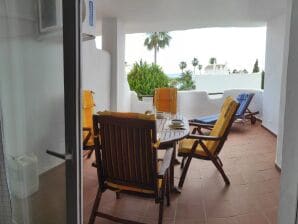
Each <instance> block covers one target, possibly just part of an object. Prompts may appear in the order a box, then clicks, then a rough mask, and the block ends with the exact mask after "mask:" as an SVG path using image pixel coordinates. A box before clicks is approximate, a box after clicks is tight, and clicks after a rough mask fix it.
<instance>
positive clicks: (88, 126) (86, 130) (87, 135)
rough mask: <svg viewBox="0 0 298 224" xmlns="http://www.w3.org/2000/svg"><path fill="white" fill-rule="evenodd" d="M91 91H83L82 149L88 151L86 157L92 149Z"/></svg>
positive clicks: (92, 111) (92, 109) (92, 106)
mask: <svg viewBox="0 0 298 224" xmlns="http://www.w3.org/2000/svg"><path fill="white" fill-rule="evenodd" d="M93 94H94V93H93V92H92V91H91V90H84V91H83V109H82V118H83V150H86V151H88V153H87V158H90V157H91V155H92V152H93V150H94V147H95V145H94V139H93V137H94V135H93V121H92V116H93V114H94V107H95V104H94V100H93Z"/></svg>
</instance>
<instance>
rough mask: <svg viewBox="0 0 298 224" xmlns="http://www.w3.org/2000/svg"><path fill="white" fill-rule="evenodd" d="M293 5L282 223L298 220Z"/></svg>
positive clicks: (296, 21)
mask: <svg viewBox="0 0 298 224" xmlns="http://www.w3.org/2000/svg"><path fill="white" fill-rule="evenodd" d="M291 2H292V1H291ZM291 6H292V7H291V8H292V17H291V22H290V24H291V28H290V45H289V55H288V68H287V77H286V80H285V81H284V86H285V87H286V88H285V110H284V126H283V130H284V132H283V141H282V177H281V195H280V205H279V223H289V224H295V223H298V222H297V220H296V219H297V201H298V119H297V115H298V103H297V102H298V101H297V96H298V75H297V64H298V45H297V43H298V29H297V27H298V2H297V1H293V2H292V5H291Z"/></svg>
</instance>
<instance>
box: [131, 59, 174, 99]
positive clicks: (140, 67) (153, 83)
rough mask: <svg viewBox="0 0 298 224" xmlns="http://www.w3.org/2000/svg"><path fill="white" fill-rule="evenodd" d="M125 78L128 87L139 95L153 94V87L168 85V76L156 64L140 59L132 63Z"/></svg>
mask: <svg viewBox="0 0 298 224" xmlns="http://www.w3.org/2000/svg"><path fill="white" fill-rule="evenodd" d="M127 80H128V83H129V86H130V89H131V90H133V91H135V92H136V93H137V94H138V96H140V95H153V94H154V89H155V88H161V87H168V86H169V78H168V77H167V75H166V74H165V73H164V72H163V71H162V69H161V67H159V66H158V65H156V64H147V63H146V62H143V61H140V62H139V63H138V62H136V63H135V64H134V65H133V68H132V69H131V71H130V72H129V73H128V76H127Z"/></svg>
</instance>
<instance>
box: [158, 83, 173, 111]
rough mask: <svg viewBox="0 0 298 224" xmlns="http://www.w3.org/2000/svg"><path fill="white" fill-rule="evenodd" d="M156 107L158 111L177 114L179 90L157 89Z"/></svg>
mask: <svg viewBox="0 0 298 224" xmlns="http://www.w3.org/2000/svg"><path fill="white" fill-rule="evenodd" d="M154 105H155V108H156V110H157V111H161V112H167V113H172V114H176V113H177V89H176V88H157V89H155V93H154Z"/></svg>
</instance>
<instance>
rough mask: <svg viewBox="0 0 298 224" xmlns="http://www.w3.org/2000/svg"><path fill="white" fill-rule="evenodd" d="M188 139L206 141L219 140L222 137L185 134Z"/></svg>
mask: <svg viewBox="0 0 298 224" xmlns="http://www.w3.org/2000/svg"><path fill="white" fill-rule="evenodd" d="M187 138H189V139H198V140H208V141H218V140H221V139H222V138H223V137H219V136H210V135H194V134H190V135H189V136H187Z"/></svg>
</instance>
